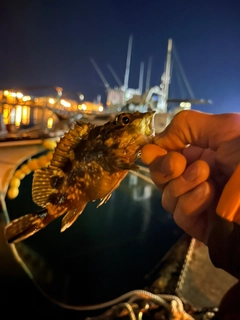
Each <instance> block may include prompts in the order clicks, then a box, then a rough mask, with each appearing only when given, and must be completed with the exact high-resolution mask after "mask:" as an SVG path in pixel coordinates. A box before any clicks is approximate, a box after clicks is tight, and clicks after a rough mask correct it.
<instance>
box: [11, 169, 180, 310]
mask: <svg viewBox="0 0 240 320" xmlns="http://www.w3.org/2000/svg"><path fill="white" fill-rule="evenodd" d="M31 182H32V175H29V176H27V177H26V178H24V179H23V180H22V184H21V187H20V192H19V196H18V197H17V198H16V199H14V200H8V199H6V202H7V209H8V213H9V216H10V220H12V219H15V218H17V217H20V216H22V215H24V214H27V213H32V212H34V211H36V210H38V209H39V207H37V206H36V205H35V204H34V203H33V202H32V200H31ZM97 204H98V201H96V202H94V203H89V204H88V205H87V207H86V208H85V210H84V212H83V213H82V215H81V216H80V217H79V218H78V219H77V221H76V222H75V223H74V224H73V225H72V226H71V227H70V228H69V229H67V230H66V231H65V232H63V233H60V226H61V218H59V219H57V220H55V221H53V222H52V223H51V224H49V225H48V226H47V227H46V228H45V229H43V230H41V231H39V232H38V233H36V234H35V235H33V236H32V237H30V238H29V239H26V240H25V241H23V242H21V243H19V244H17V245H16V248H17V251H18V253H19V255H20V257H21V258H22V260H23V261H24V263H25V264H26V266H27V268H28V269H29V270H30V272H31V274H32V276H33V278H34V280H35V282H36V284H37V285H38V286H39V287H40V288H41V289H42V290H43V291H44V292H45V293H46V294H47V295H48V296H50V297H51V298H53V299H55V300H56V301H57V302H60V303H64V304H67V305H70V306H72V305H77V306H82V305H92V304H98V303H102V302H106V301H108V300H111V299H114V298H116V297H118V296H119V295H121V294H124V293H126V292H127V291H130V290H134V289H142V288H144V287H145V286H148V285H150V284H151V283H152V282H153V281H154V278H153V277H154V274H153V273H152V271H153V270H154V268H155V266H156V265H157V264H158V263H159V261H160V260H161V259H162V258H163V256H164V255H165V254H166V253H167V252H168V250H169V249H170V248H171V247H172V246H173V245H174V244H175V243H176V241H177V240H178V239H179V238H180V236H181V235H182V231H181V230H180V229H179V228H178V227H177V226H176V225H175V223H174V222H173V220H172V216H171V215H170V214H169V213H167V212H166V211H165V210H164V209H163V208H162V207H161V204H160V194H159V191H158V190H157V189H156V188H155V187H154V186H153V185H151V184H149V183H147V182H145V181H143V180H142V179H139V178H136V177H135V176H133V175H132V174H129V175H128V176H127V177H126V178H125V179H124V180H123V182H122V183H121V185H120V187H119V188H118V189H117V190H116V191H115V192H114V193H113V195H112V197H111V199H110V200H109V201H108V203H107V204H104V205H102V206H101V207H99V208H98V209H96V206H97Z"/></svg>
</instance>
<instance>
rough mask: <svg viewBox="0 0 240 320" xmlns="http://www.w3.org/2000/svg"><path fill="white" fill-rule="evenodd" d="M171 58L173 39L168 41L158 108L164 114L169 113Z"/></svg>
mask: <svg viewBox="0 0 240 320" xmlns="http://www.w3.org/2000/svg"><path fill="white" fill-rule="evenodd" d="M171 58H172V39H168V47H167V60H166V67H165V71H164V73H163V75H162V78H161V85H160V88H161V98H160V100H159V102H158V106H157V107H158V109H159V110H160V111H161V112H162V113H166V112H167V100H168V90H169V84H170V74H171Z"/></svg>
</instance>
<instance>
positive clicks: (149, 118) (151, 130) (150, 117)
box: [144, 111, 156, 137]
mask: <svg viewBox="0 0 240 320" xmlns="http://www.w3.org/2000/svg"><path fill="white" fill-rule="evenodd" d="M155 114H156V111H151V112H147V113H146V114H145V117H144V118H145V135H146V136H147V137H154V136H155V127H154V116H155Z"/></svg>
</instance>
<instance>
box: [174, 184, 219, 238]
mask: <svg viewBox="0 0 240 320" xmlns="http://www.w3.org/2000/svg"><path fill="white" fill-rule="evenodd" d="M214 195H215V191H214V188H213V186H212V185H211V184H210V183H209V182H207V181H204V182H203V183H201V184H200V185H198V186H197V187H196V188H195V189H193V190H191V191H189V192H188V193H185V194H184V195H182V196H181V197H179V198H178V201H177V205H176V208H175V210H174V213H173V218H174V221H175V222H176V223H177V225H178V226H179V227H180V228H182V229H183V230H184V231H186V232H187V233H188V234H190V235H191V236H193V237H195V238H197V239H199V240H201V241H204V238H205V236H206V233H208V232H209V230H208V229H209V228H210V226H209V221H210V220H212V217H210V216H209V215H207V214H206V213H205V211H206V210H207V209H208V208H209V207H210V205H211V203H212V201H213V199H214ZM212 216H214V217H215V216H216V215H215V214H214V209H213V211H212ZM204 235H205V236H204Z"/></svg>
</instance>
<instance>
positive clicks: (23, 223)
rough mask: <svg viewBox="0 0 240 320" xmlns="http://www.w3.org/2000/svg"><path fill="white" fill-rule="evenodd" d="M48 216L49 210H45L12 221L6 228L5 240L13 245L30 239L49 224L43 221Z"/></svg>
mask: <svg viewBox="0 0 240 320" xmlns="http://www.w3.org/2000/svg"><path fill="white" fill-rule="evenodd" d="M46 215H47V209H43V210H41V211H39V212H37V213H30V214H26V215H25V216H23V217H20V218H18V219H15V220H13V221H11V222H10V223H9V224H8V225H7V226H6V227H5V239H6V240H7V242H8V243H9V244H11V243H17V242H20V241H22V240H24V239H26V238H28V237H30V236H31V235H33V234H34V233H36V232H37V231H39V230H40V229H42V228H44V227H45V225H46V224H48V223H45V222H44V221H43V220H44V218H45V217H46Z"/></svg>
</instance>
